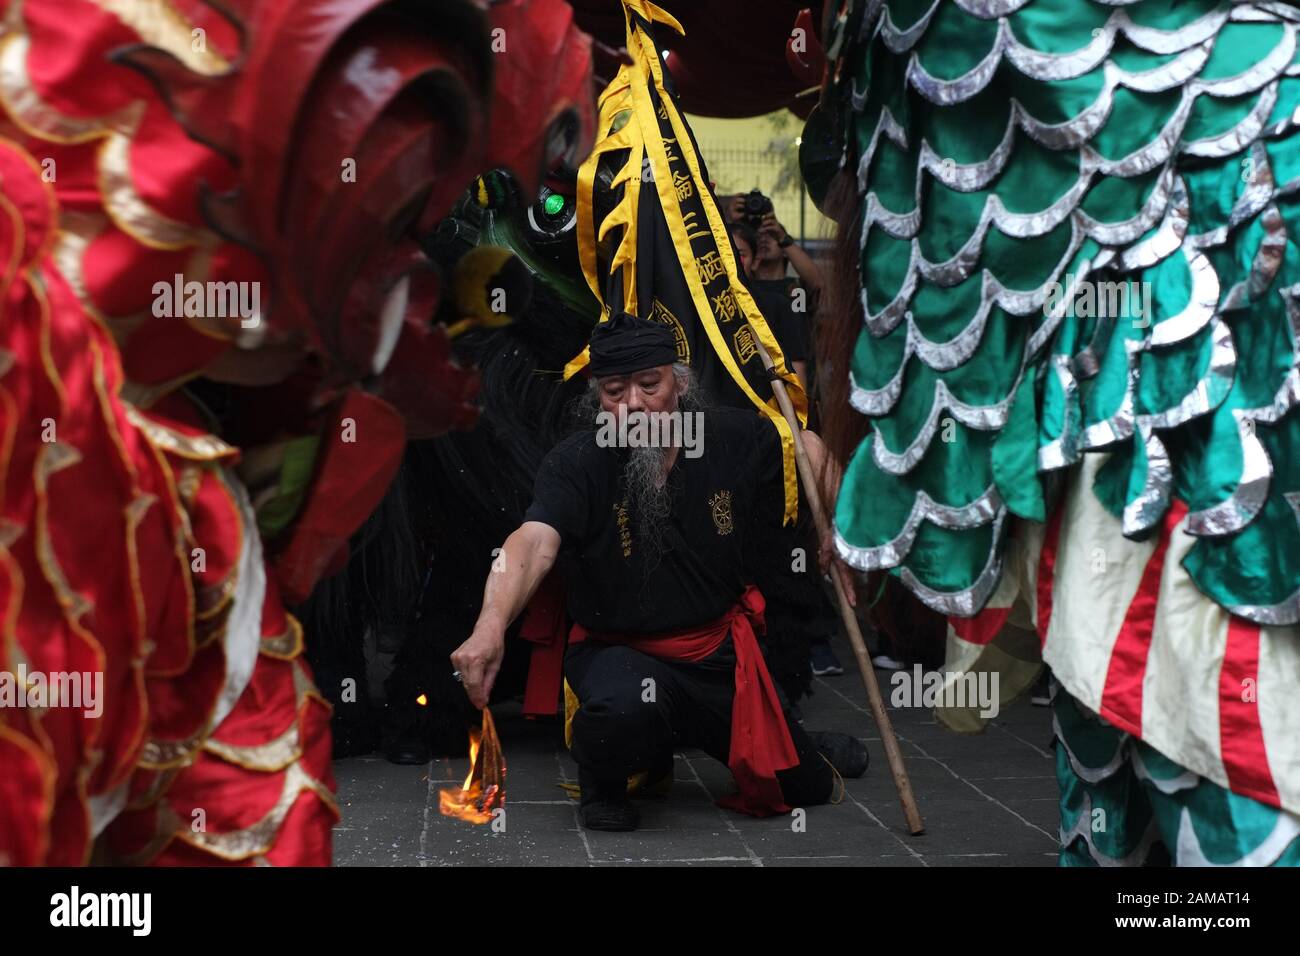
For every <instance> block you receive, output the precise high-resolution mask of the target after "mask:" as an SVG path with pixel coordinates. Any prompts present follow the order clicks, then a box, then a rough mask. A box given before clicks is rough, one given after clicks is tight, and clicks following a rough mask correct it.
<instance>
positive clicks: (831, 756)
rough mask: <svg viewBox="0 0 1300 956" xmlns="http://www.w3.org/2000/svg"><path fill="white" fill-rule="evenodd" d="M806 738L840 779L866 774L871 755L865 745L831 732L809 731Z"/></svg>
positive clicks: (854, 738) (846, 735)
mask: <svg viewBox="0 0 1300 956" xmlns="http://www.w3.org/2000/svg"><path fill="white" fill-rule="evenodd" d="M808 738H809V739H810V740H811V741H812V742H813V746H814V747H816V748H817V750H818V751H819V752H820V753H821V755H822V756H823V757H825V758H826V759H827V760H829V761H830V764H831V766H832V767H834V768H835V770H836V772H837V773H839V775H840V776H841V777H851V778H856V777H861V776H862V775H863V774H864V773H866V772H867V767H868V766H869V765H870V763H871V755H870V754H869V753H868V752H867V745H866V744H864V743H863V742H862V741H861V740H859V739H858V738H857V737H851V736H849V735H848V734H841V733H836V732H835V731H831V730H821V731H817V730H814V731H810V732H809V734H808Z"/></svg>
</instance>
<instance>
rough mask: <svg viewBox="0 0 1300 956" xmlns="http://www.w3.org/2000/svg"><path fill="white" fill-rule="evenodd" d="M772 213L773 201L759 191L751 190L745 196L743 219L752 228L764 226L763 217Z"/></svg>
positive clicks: (742, 210)
mask: <svg viewBox="0 0 1300 956" xmlns="http://www.w3.org/2000/svg"><path fill="white" fill-rule="evenodd" d="M771 211H772V200H770V199H768V198H767V197H766V196H764V195H763V194H762V193H761V192H759V191H758V190H757V189H751V190H750V191H749V192H748V193H746V194H745V201H744V203H743V204H742V209H741V213H740V216H741V219H743V220H744V221H745V222H746V223H748V224H749V225H750V226H751V227H752V228H754V229H758V228H759V227H760V226H761V225H762V224H763V217H764V216H766V215H767V214H768V213H769V212H771Z"/></svg>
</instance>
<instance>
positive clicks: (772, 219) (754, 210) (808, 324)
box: [722, 189, 844, 677]
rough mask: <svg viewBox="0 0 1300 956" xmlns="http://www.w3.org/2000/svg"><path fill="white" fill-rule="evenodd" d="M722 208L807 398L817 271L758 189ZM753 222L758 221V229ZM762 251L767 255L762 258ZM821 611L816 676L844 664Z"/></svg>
mask: <svg viewBox="0 0 1300 956" xmlns="http://www.w3.org/2000/svg"><path fill="white" fill-rule="evenodd" d="M722 208H723V210H724V215H725V216H726V218H727V231H728V232H729V233H730V234H731V240H732V242H733V243H734V244H735V246H736V252H737V255H738V257H739V259H740V268H741V270H742V271H743V272H744V274H745V277H746V280H747V282H748V283H749V287H750V290H751V292H752V293H753V296H754V302H755V304H757V305H758V308H759V311H761V312H762V313H763V317H764V318H765V319H766V320H767V323H768V326H769V327H770V328H771V329H772V334H773V335H774V336H776V340H777V343H778V344H779V345H780V346H781V351H782V353H784V355H785V357H786V361H787V362H789V363H790V368H791V369H793V370H794V373H795V375H797V376H798V377H799V383H800V384H801V385H803V387H804V392H805V393H806V394H807V395H808V397H809V400H810V402H811V401H812V400H813V390H812V382H811V381H810V380H809V374H808V356H809V353H810V352H811V351H812V342H811V339H812V334H813V327H814V323H813V322H812V320H811V316H813V315H815V314H816V308H817V296H818V293H819V292H820V291H821V272H820V270H819V269H818V268H817V265H816V263H814V262H813V261H812V259H811V258H809V256H808V254H807V253H806V252H804V251H803V249H801V248H799V246H797V245H795V244H794V240H793V239H791V238H790V237H789V236H788V235H787V234H786V232H785V229H784V228H783V227H782V226H781V224H780V223H779V222H777V219H776V216H775V214H774V213H773V211H772V200H770V199H768V198H767V197H766V196H764V195H763V194H762V193H760V192H759V191H758V190H757V189H755V190H753V191H752V192H750V193H749V194H748V195H742V196H732V197H730V199H726V200H724V201H723V203H722ZM754 223H757V228H756V227H755V225H754ZM787 252H788V253H790V256H789V258H790V263H791V264H792V265H794V266H795V271H796V272H798V273H799V281H802V282H803V284H804V286H805V288H804V289H802V290H796V289H795V284H796V280H795V279H793V278H788V277H787V276H786V267H785V262H786V253H787ZM765 253H766V256H767V258H766V259H764V258H763V256H764V254H765ZM801 264H802V265H801ZM796 291H801V292H803V295H802V297H796V296H795V293H796ZM796 301H799V302H800V304H801V305H802V306H803V308H802V309H797V308H796V307H795V302H796ZM800 313H802V314H800ZM823 598H824V599H825V595H823ZM823 610H824V611H825V612H826V613H825V618H826V624H827V630H828V634H827V635H826V636H822V637H820V638H814V639H813V640H811V641H810V642H809V651H810V656H811V661H810V664H811V667H812V672H813V674H815V675H816V676H818V677H834V676H837V675H839V674H843V673H844V665H843V664H841V663H840V661H839V658H837V657H836V656H835V652H834V650H832V648H831V645H830V639H829V635H830V634H833V633H835V632H836V630H837V625H836V623H835V615H834V612H833V611H832V610H831V607H830V604H829V601H826V603H825V606H824V609H823Z"/></svg>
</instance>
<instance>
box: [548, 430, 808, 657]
mask: <svg viewBox="0 0 1300 956" xmlns="http://www.w3.org/2000/svg"><path fill="white" fill-rule="evenodd" d="M700 447H701V449H702V454H701V455H700V456H699V457H698V458H688V457H687V456H686V454H685V449H679V450H678V453H677V460H676V461H675V462H674V463H673V467H672V470H671V472H670V474H669V478H668V489H669V494H670V496H671V511H670V514H669V516H668V517H667V518H666V519H665V522H666V524H665V527H666V531H665V534H664V536H663V538H664V543H663V549H662V554H660V555H659V556H658V557H657V558H655V557H653V556H649V560H647V558H648V556H647V554H646V552H647V548H646V547H645V545H644V542H643V540H642V538H641V536H640V533H639V532H640V529H639V516H638V515H635V514H631V513H630V510H631V509H630V504H629V502H628V499H627V494H626V491H625V489H624V487H623V480H622V471H623V464H624V461H625V460H626V459H625V452H624V451H623V450H621V449H618V448H602V447H600V446H599V445H597V443H596V432H595V431H594V430H592V431H589V432H583V433H580V434H577V435H573V436H571V437H570V438H568V439H566V440H565V441H563V442H561V443H560V444H559V445H557V446H556V447H555V448H554V449H552V450H551V452H550V454H548V455H547V456H546V458H545V460H544V461H543V462H542V467H541V469H540V470H539V471H538V474H537V481H536V484H535V486H534V491H533V503H532V505H531V506H530V507H529V509H528V511H527V513H526V514H525V515H524V520H525V521H540V522H542V523H543V524H547V525H550V526H551V527H552V528H554V529H555V530H556V531H557V532H559V535H560V547H561V554H560V561H559V567H560V569H561V572H562V574H563V575H564V579H565V583H566V586H567V590H568V594H569V614H570V616H571V617H572V618H573V619H574V620H575V621H577V622H578V623H579V624H581V625H583V626H584V627H586V628H587V629H588V630H590V631H592V632H595V633H599V632H602V631H604V632H609V633H626V634H652V633H656V632H662V631H670V630H676V629H678V628H683V627H695V626H697V625H701V624H705V623H707V622H709V621H712V620H716V619H717V618H719V617H721V616H722V615H723V614H725V613H726V612H727V611H728V610H730V609H731V607H732V606H733V605H734V604H735V603H736V600H737V599H738V598H739V597H740V595H741V593H742V592H743V591H744V589H745V587H746V585H748V584H749V583H751V582H752V580H753V573H752V569H751V566H750V565H751V559H752V558H753V557H754V556H755V554H756V553H757V551H758V550H759V549H762V548H763V547H764V542H765V541H770V540H775V538H774V536H775V535H777V534H779V533H780V529H781V523H782V517H783V514H784V500H785V499H784V484H783V472H782V460H781V441H780V436H779V435H778V433H777V431H776V428H775V427H774V426H773V425H772V423H771V421H770V420H768V419H767V418H766V417H764V416H762V415H760V414H759V413H758V412H757V411H746V410H742V409H730V408H720V407H719V408H711V409H709V410H708V411H707V412H705V413H704V432H703V437H702V440H701V443H700Z"/></svg>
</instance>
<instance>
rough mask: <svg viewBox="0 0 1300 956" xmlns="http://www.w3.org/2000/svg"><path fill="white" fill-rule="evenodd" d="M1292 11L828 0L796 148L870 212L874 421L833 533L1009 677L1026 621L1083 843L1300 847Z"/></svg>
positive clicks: (1180, 851) (1256, 854)
mask: <svg viewBox="0 0 1300 956" xmlns="http://www.w3.org/2000/svg"><path fill="white" fill-rule="evenodd" d="M1298 26H1300V11H1297V9H1295V8H1294V7H1292V6H1290V5H1287V4H1283V3H1268V2H1264V3H1232V2H1221V0H1182V2H1178V0H1136V2H1125V0H1087V2H1084V0H949V2H935V0H887V2H879V0H876V2H853V0H845V2H843V3H840V4H838V5H829V8H828V9H827V11H826V23H825V28H824V31H823V40H824V45H825V48H826V50H827V57H828V61H829V62H828V68H827V74H826V80H825V83H824V87H823V92H822V99H821V103H820V105H819V107H818V109H817V111H816V112H815V113H814V114H813V116H812V117H811V118H810V120H809V124H808V127H807V130H806V132H805V136H804V145H803V152H804V155H803V164H804V169H805V174H806V176H807V178H808V180H809V183H810V189H811V191H812V192H813V195H814V197H815V198H817V199H818V200H819V201H824V200H825V199H826V197H827V196H828V195H831V196H835V195H837V194H839V195H842V194H845V193H851V194H853V196H854V197H855V200H856V201H855V202H854V203H852V209H851V210H848V209H846V210H844V211H842V215H841V216H840V220H841V225H842V226H843V227H844V228H845V229H846V230H847V231H849V234H851V236H852V237H854V238H856V239H858V240H859V241H860V255H859V257H858V268H857V270H856V275H847V276H842V277H841V278H842V280H843V283H844V284H856V285H857V288H858V291H859V292H860V296H859V297H858V298H859V301H860V310H853V311H852V312H851V314H850V315H849V316H848V317H847V319H846V321H847V322H849V323H850V324H851V326H852V331H853V332H854V334H856V340H855V344H854V345H853V347H852V352H851V355H850V356H849V357H848V362H847V369H843V368H842V367H841V369H840V371H841V373H843V372H844V371H847V376H848V379H849V395H848V400H849V401H848V404H850V405H851V406H852V408H853V409H854V410H856V413H860V414H861V415H862V416H866V419H867V420H869V422H870V426H871V434H869V435H868V436H867V437H866V439H865V440H863V441H862V442H861V443H860V444H859V445H858V446H857V447H856V449H855V450H854V452H853V454H852V456H851V459H850V460H849V462H848V464H847V468H846V473H845V477H844V483H843V487H842V490H841V493H840V497H839V501H838V506H837V511H836V532H837V544H838V547H839V551H840V553H841V555H842V556H843V557H844V558H845V560H847V561H848V562H850V563H851V564H853V565H854V566H855V567H858V568H860V569H864V570H888V572H889V573H890V574H892V575H894V576H896V577H898V578H899V579H900V580H901V581H902V583H903V584H905V585H906V586H907V587H908V588H909V589H910V590H911V591H912V592H913V593H915V594H916V595H917V597H919V598H920V599H921V600H922V601H923V602H924V603H925V604H927V605H929V606H930V607H932V608H934V609H936V610H938V611H940V612H942V613H944V614H947V615H948V616H949V622H950V623H949V638H948V665H947V666H948V667H949V668H950V669H954V670H957V671H962V670H969V669H982V668H991V667H997V668H1000V669H1002V670H1004V671H1005V672H1006V673H1007V674H1008V675H1012V677H1011V679H1010V680H1009V681H1004V683H1003V688H1002V689H1003V691H1004V696H1011V695H1013V694H1015V693H1017V692H1019V691H1020V690H1023V689H1024V686H1025V682H1026V679H1027V675H1032V671H1033V668H1032V667H1028V668H1027V667H1025V666H1020V667H1018V668H1017V667H1015V666H1013V665H1015V664H1017V663H1019V662H1021V661H1023V659H1024V658H1025V657H1026V656H1027V655H1025V654H1024V653H1023V650H1021V649H1020V647H1018V646H1017V645H1020V646H1023V644H1024V640H1023V639H1024V637H1025V635H1026V634H1027V633H1029V632H1030V630H1032V631H1036V632H1037V635H1038V641H1034V642H1033V643H1034V644H1037V645H1038V646H1039V647H1041V653H1042V658H1043V660H1045V661H1046V662H1047V664H1048V665H1049V666H1050V667H1051V669H1052V672H1053V675H1054V678H1055V680H1056V681H1057V682H1058V685H1059V686H1058V687H1057V691H1056V693H1055V695H1054V710H1055V729H1056V734H1057V740H1058V747H1057V755H1058V776H1059V778H1060V782H1061V791H1062V797H1061V814H1062V815H1061V840H1062V851H1061V862H1062V863H1063V864H1066V865H1070V864H1087V863H1102V864H1115V863H1129V864H1140V863H1143V862H1157V861H1161V860H1163V859H1165V858H1166V855H1167V858H1168V859H1171V860H1172V861H1173V862H1176V863H1210V864H1243V863H1246V864H1259V865H1266V864H1286V863H1296V862H1300V839H1298V838H1300V817H1298V816H1297V815H1296V814H1297V813H1300V694H1297V691H1298V690H1300V627H1298V626H1297V624H1298V622H1300V414H1298V413H1297V411H1296V408H1297V405H1298V404H1300V365H1298V351H1300V249H1298V248H1297V246H1296V244H1295V237H1296V236H1297V235H1300V205H1298V204H1297V192H1298V191H1300V135H1297V123H1298V122H1300V57H1298V55H1297V54H1298V52H1300V51H1297V28H1298ZM837 178H838V180H839V182H838V183H836V182H835V181H834V180H835V179H837ZM832 206H833V203H831V204H827V205H826V208H828V209H829V210H830V211H831V212H833V213H835V212H837V210H835V209H833V208H832ZM842 331H843V329H842ZM846 341H847V339H846ZM833 358H834V359H835V360H836V361H840V362H842V361H844V356H843V355H842V354H841V355H838V356H833ZM845 413H849V412H848V409H845ZM1028 656H1031V657H1036V655H1033V654H1032V653H1031V654H1030V655H1028ZM1035 663H1036V661H1035ZM1008 685H1010V686H1008Z"/></svg>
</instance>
